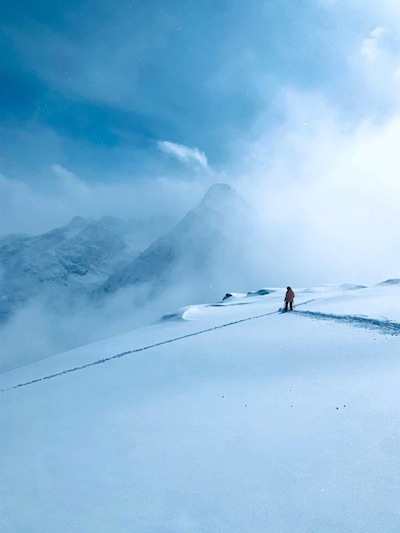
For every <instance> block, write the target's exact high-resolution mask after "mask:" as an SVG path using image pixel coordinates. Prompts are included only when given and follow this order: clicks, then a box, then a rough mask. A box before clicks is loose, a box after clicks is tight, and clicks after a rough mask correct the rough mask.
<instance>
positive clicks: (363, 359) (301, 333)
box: [0, 280, 400, 533]
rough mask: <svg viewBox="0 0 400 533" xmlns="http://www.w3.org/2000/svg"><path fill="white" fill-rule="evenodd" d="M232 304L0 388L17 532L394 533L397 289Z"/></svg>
mask: <svg viewBox="0 0 400 533" xmlns="http://www.w3.org/2000/svg"><path fill="white" fill-rule="evenodd" d="M295 293H296V300H295V304H296V307H295V311H294V312H288V313H284V314H281V313H279V312H278V308H279V307H280V306H282V300H283V295H284V290H283V289H269V288H266V289H263V290H260V291H252V292H249V293H247V294H237V293H232V295H231V297H229V298H228V299H226V300H225V301H224V302H218V303H214V304H208V305H192V306H189V307H186V308H184V309H180V310H178V311H176V312H173V313H170V314H169V316H168V317H165V318H164V319H163V320H160V321H159V322H158V323H156V324H154V325H153V326H151V327H147V328H143V329H139V330H135V331H132V332H131V333H127V334H125V335H121V336H118V337H114V338H110V339H107V340H105V341H102V342H97V343H95V344H91V345H88V346H84V347H82V348H79V349H77V350H73V351H70V352H67V353H63V354H60V355H58V356H55V357H51V358H48V359H46V360H42V361H39V362H37V363H35V364H31V365H28V366H25V367H21V368H19V369H16V370H14V371H12V372H8V373H6V374H2V375H1V376H0V389H2V394H1V395H0V401H1V404H0V427H1V432H0V463H1V464H0V467H1V473H2V474H1V480H0V511H1V512H0V529H1V530H2V531H7V532H8V533H19V532H24V531H38V532H40V533H53V532H54V531H57V532H59V533H64V532H65V533H92V532H93V533H98V532H99V531H104V532H121V533H122V532H127V531H129V532H131V533H153V532H156V531H158V532H160V533H161V532H162V533H164V532H168V533H182V532H183V533H192V532H196V533H209V532H216V531H218V532H220V533H232V532H244V531H248V532H251V533H265V532H276V533H278V532H279V533H299V532H321V533H325V532H332V533H333V532H335V533H336V532H340V533H354V532H360V533H361V532H362V533H377V532H385V533H397V532H398V531H399V530H400V516H399V496H400V489H399V474H398V465H399V462H400V446H399V443H400V427H399V424H398V419H399V397H398V396H399V393H398V383H399V380H400V361H399V354H400V350H399V334H400V310H399V305H398V302H399V299H400V283H399V282H398V281H397V282H396V280H391V281H390V283H389V282H388V283H383V284H379V285H377V286H373V287H360V286H355V285H342V286H323V287H315V288H309V289H296V288H295Z"/></svg>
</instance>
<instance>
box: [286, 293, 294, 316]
mask: <svg viewBox="0 0 400 533" xmlns="http://www.w3.org/2000/svg"><path fill="white" fill-rule="evenodd" d="M293 300H294V292H293V289H292V288H291V287H287V290H286V295H285V311H288V310H289V309H288V306H289V304H290V310H291V311H293Z"/></svg>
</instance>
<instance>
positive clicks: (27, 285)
mask: <svg viewBox="0 0 400 533" xmlns="http://www.w3.org/2000/svg"><path fill="white" fill-rule="evenodd" d="M132 231H133V227H132V223H126V222H124V221H121V220H118V219H116V218H113V217H104V218H102V219H100V220H98V221H93V220H87V219H84V218H82V217H75V218H73V219H72V220H71V222H70V223H69V224H67V225H66V226H64V227H61V228H56V229H54V230H52V231H49V232H47V233H44V234H43V235H38V236H28V235H8V236H4V237H2V238H1V239H0V265H1V269H2V276H1V279H0V294H1V300H0V319H3V320H4V319H5V318H7V317H9V316H10V315H11V313H12V312H13V311H15V310H16V309H18V308H20V307H21V306H22V305H23V304H24V303H26V302H27V301H28V300H30V299H31V298H33V297H35V296H43V295H46V297H47V298H48V303H49V305H52V304H53V305H56V304H57V303H58V304H60V303H61V302H62V304H64V303H65V302H66V301H67V300H68V299H71V298H74V297H75V298H76V297H82V295H84V294H87V293H88V292H90V291H91V290H93V288H95V287H97V286H98V285H99V284H100V283H101V282H102V281H104V280H105V279H106V278H107V277H108V276H109V275H110V273H111V272H112V271H113V270H114V269H115V268H117V267H118V266H120V265H121V264H124V263H125V262H127V261H128V260H130V259H132V257H135V256H136V255H137V254H138V252H139V250H136V249H135V248H134V245H133V244H132V242H131V235H132Z"/></svg>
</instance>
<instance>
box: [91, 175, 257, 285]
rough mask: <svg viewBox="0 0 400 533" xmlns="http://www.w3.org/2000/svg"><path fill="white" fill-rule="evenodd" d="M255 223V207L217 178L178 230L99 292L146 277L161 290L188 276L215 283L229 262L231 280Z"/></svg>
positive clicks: (226, 280)
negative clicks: (253, 210) (252, 223)
mask: <svg viewBox="0 0 400 533" xmlns="http://www.w3.org/2000/svg"><path fill="white" fill-rule="evenodd" d="M250 225H251V211H250V208H249V206H248V205H247V204H246V202H245V200H244V199H243V198H242V197H241V196H240V195H239V194H238V193H236V192H235V191H234V190H233V189H232V188H231V187H230V186H229V185H226V184H214V185H212V186H211V187H210V188H209V189H208V191H207V193H206V194H205V196H204V198H203V199H202V201H201V202H200V204H199V205H198V206H197V207H196V208H195V209H192V210H191V211H189V212H188V213H187V215H186V216H185V217H184V218H183V220H181V221H180V222H179V223H178V224H177V226H176V227H175V228H174V229H173V230H172V231H170V232H167V233H166V234H165V235H163V236H162V237H160V238H159V239H157V240H156V241H155V242H154V243H153V244H151V246H149V247H148V248H147V249H146V250H145V251H144V252H143V253H141V254H140V255H139V257H137V258H136V259H134V260H133V261H131V262H130V263H129V264H127V265H126V266H124V267H123V268H121V269H119V270H118V271H116V272H115V273H113V274H112V275H111V276H110V277H109V278H108V279H107V280H106V282H105V283H104V284H103V286H102V287H101V288H100V289H99V291H98V294H106V293H113V292H115V291H117V290H119V289H121V288H123V287H126V286H130V285H140V284H145V283H146V284H148V285H149V287H150V291H151V292H158V291H160V290H161V289H162V288H163V287H165V286H167V285H168V284H170V283H171V282H178V281H181V280H182V279H185V280H194V282H196V283H198V284H205V285H207V284H208V285H210V283H213V280H214V279H215V278H216V277H217V276H218V275H219V271H220V270H221V268H220V267H221V266H222V265H224V266H226V265H227V263H228V262H229V264H230V268H228V269H224V274H223V275H224V283H225V284H229V282H230V281H231V277H230V275H231V274H232V272H233V271H235V266H237V267H238V265H237V260H238V258H239V252H240V247H241V245H242V242H243V239H244V238H245V237H246V236H248V231H249V227H250ZM238 269H239V267H238Z"/></svg>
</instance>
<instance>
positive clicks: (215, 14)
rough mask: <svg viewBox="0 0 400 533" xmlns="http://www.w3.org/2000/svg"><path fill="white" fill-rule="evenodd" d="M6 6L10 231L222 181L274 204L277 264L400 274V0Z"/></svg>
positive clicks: (2, 182)
mask: <svg viewBox="0 0 400 533" xmlns="http://www.w3.org/2000/svg"><path fill="white" fill-rule="evenodd" d="M0 10H1V12H0V20H1V22H2V33H1V38H0V39H1V40H0V45H1V54H0V67H1V78H0V114H1V124H0V234H2V233H8V232H16V231H17V232H35V233H39V232H42V231H45V230H48V229H50V228H53V227H54V226H56V225H62V224H65V223H67V222H68V221H69V220H70V219H71V218H72V216H74V215H82V216H88V217H92V218H96V217H99V216H102V215H105V214H111V215H115V216H120V217H122V218H129V217H138V218H142V219H146V218H148V217H152V216H158V215H168V216H171V217H173V218H175V219H179V217H181V216H183V215H184V213H185V212H186V211H187V210H188V209H190V208H191V207H193V206H195V205H196V204H197V203H198V201H199V200H200V198H201V197H202V195H203V194H204V192H205V191H206V189H207V187H208V185H209V184H210V183H212V182H216V181H217V182H221V181H224V182H228V183H231V184H232V185H233V186H234V187H235V188H236V189H237V190H238V191H239V192H240V193H241V194H243V196H244V197H245V198H247V199H248V200H249V201H250V202H251V203H252V205H253V208H254V209H256V210H258V212H261V215H262V217H263V224H264V226H265V235H266V249H267V250H268V254H267V255H268V257H269V258H270V260H269V264H268V265H267V264H266V269H267V270H268V271H269V272H274V271H276V272H279V273H280V275H281V274H282V272H283V273H284V276H285V275H286V274H287V276H288V277H289V278H291V279H294V280H295V279H296V277H297V276H298V275H299V276H301V279H302V280H303V281H304V283H305V282H307V283H308V282H309V283H315V282H316V280H317V279H320V281H321V282H322V281H329V280H331V281H343V280H348V281H353V282H361V283H363V282H369V281H371V280H372V281H374V280H379V279H383V278H384V277H398V271H396V265H398V264H399V261H400V251H399V246H398V238H397V234H398V232H397V231H395V230H394V228H398V227H400V210H399V208H398V206H399V205H400V179H399V175H398V169H399V168H400V150H399V139H400V3H399V1H398V0H381V1H380V2H379V3H378V2H368V3H366V2H365V0H279V1H278V0H246V1H245V0H240V1H239V0H230V1H227V0H212V1H211V0H210V1H208V0H201V1H200V0H197V1H194V0H185V1H184V0H181V1H179V2H178V1H173V0H170V1H169V2H165V1H164V2H161V1H156V0H146V1H141V0H137V1H125V0H121V1H119V2H111V0H97V1H96V2H95V1H93V0H86V1H82V0H71V1H69V2H67V3H57V2H54V3H52V4H49V3H48V2H47V1H46V2H44V1H38V0H36V1H30V2H27V3H23V2H22V3H20V2H19V3H12V2H6V3H4V2H3V3H2V4H1V7H0ZM282 249H285V250H290V251H291V254H292V256H293V258H294V261H293V262H292V263H288V262H287V259H286V257H284V256H282V253H281V250H282ZM278 258H279V259H278ZM290 269H292V270H290ZM279 279H281V278H279ZM297 279H300V278H299V277H297ZM303 281H302V282H303ZM294 283H295V281H293V284H294Z"/></svg>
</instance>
